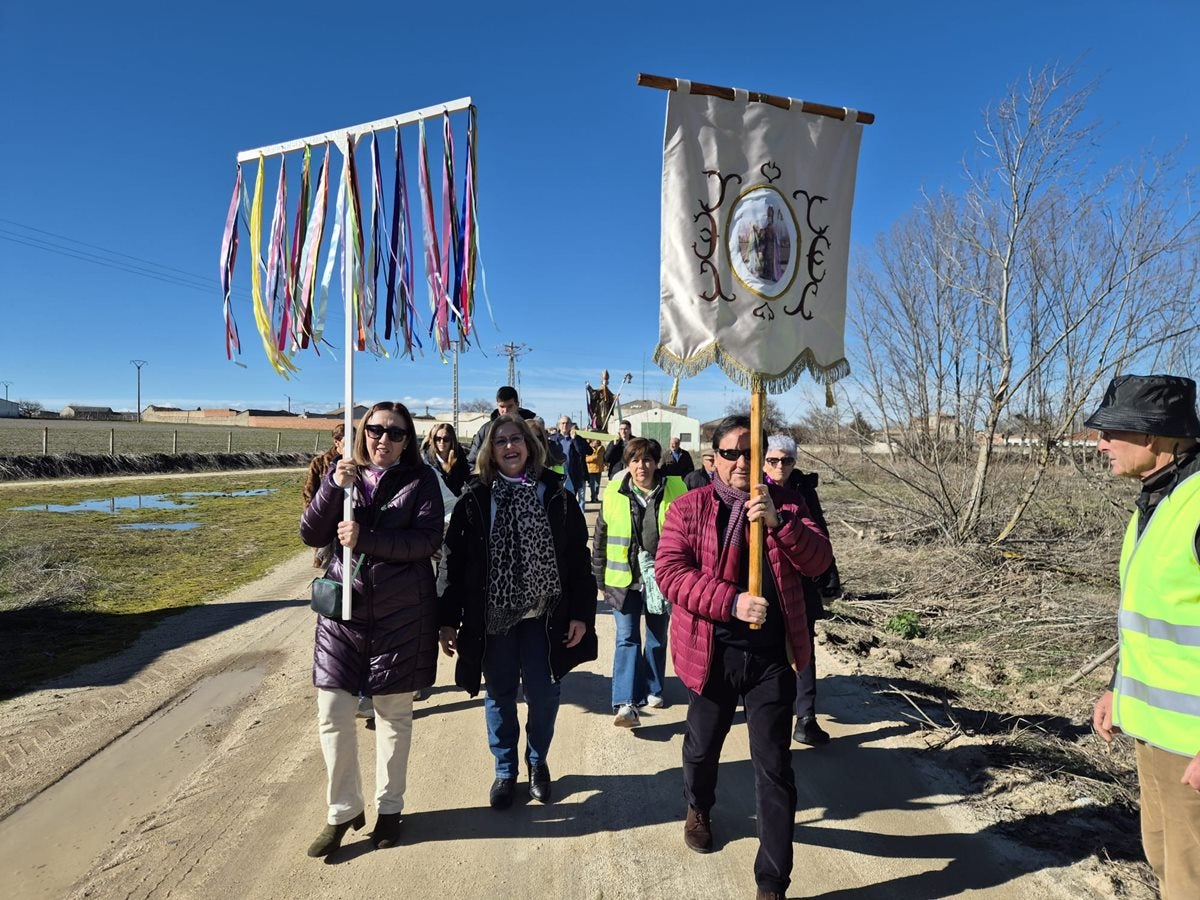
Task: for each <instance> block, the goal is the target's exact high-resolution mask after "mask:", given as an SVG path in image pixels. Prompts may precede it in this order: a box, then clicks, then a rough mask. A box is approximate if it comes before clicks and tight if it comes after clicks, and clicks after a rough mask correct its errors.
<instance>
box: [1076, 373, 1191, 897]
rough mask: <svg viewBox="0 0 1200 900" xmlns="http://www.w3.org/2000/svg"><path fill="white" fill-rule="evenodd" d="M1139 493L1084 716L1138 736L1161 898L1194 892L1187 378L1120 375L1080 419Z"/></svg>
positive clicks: (1106, 730)
mask: <svg viewBox="0 0 1200 900" xmlns="http://www.w3.org/2000/svg"><path fill="white" fill-rule="evenodd" d="M1085 424H1086V425H1087V426H1088V427H1089V428H1095V429H1098V430H1099V431H1100V441H1099V443H1098V444H1097V447H1098V449H1099V451H1100V452H1101V453H1102V454H1104V456H1106V457H1107V458H1108V462H1109V468H1110V469H1111V471H1112V474H1113V475H1119V476H1124V477H1127V478H1140V479H1141V482H1142V492H1141V495H1140V496H1139V497H1138V499H1137V509H1136V510H1135V511H1134V513H1133V517H1132V518H1131V519H1130V522H1129V526H1128V528H1127V529H1126V531H1125V540H1124V543H1123V545H1122V547H1121V568H1120V579H1121V607H1120V613H1119V615H1118V620H1117V627H1118V640H1119V646H1120V650H1119V654H1118V660H1117V666H1116V669H1115V671H1114V672H1113V678H1112V681H1111V682H1110V684H1109V690H1107V691H1105V692H1104V693H1103V694H1102V695H1101V696H1100V699H1099V700H1098V701H1097V702H1096V707H1095V710H1094V711H1093V714H1092V724H1093V725H1094V726H1095V729H1096V731H1097V732H1098V733H1099V735H1100V737H1102V738H1103V739H1104V740H1106V741H1111V740H1112V738H1113V733H1114V732H1123V733H1124V734H1127V735H1129V736H1130V737H1132V738H1134V740H1135V742H1136V754H1137V769H1138V784H1139V786H1140V789H1141V816H1142V845H1143V847H1144V848H1145V851H1146V858H1147V859H1148V860H1149V861H1150V866H1151V868H1152V869H1154V874H1155V875H1156V876H1157V877H1158V881H1159V886H1160V888H1161V891H1162V896H1163V898H1164V900H1184V898H1193V897H1200V443H1198V442H1197V438H1200V418H1198V417H1197V415H1196V382H1194V381H1193V380H1192V379H1190V378H1180V377H1176V376H1171V375H1121V376H1118V377H1116V378H1114V379H1113V380H1112V383H1111V384H1109V386H1108V390H1107V391H1106V392H1105V394H1104V399H1103V400H1102V401H1101V403H1100V408H1099V409H1098V410H1096V412H1095V413H1093V414H1092V416H1091V417H1090V418H1088V419H1087V421H1086V423H1085Z"/></svg>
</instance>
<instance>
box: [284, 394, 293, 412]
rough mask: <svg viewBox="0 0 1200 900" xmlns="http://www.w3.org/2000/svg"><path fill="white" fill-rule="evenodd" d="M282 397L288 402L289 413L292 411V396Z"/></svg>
mask: <svg viewBox="0 0 1200 900" xmlns="http://www.w3.org/2000/svg"><path fill="white" fill-rule="evenodd" d="M283 396H285V397H287V402H288V412H291V411H292V395H291V394H284V395H283Z"/></svg>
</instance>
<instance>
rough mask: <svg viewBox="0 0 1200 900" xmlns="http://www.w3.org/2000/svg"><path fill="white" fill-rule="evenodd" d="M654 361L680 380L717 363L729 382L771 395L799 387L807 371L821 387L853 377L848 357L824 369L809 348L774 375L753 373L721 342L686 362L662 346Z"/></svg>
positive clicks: (688, 358) (655, 350)
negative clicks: (726, 349) (722, 346)
mask: <svg viewBox="0 0 1200 900" xmlns="http://www.w3.org/2000/svg"><path fill="white" fill-rule="evenodd" d="M653 359H654V363H655V365H657V366H658V367H659V368H660V369H662V370H663V371H664V372H666V373H667V374H668V375H674V376H675V377H676V378H693V377H695V376H696V375H699V374H700V373H701V372H703V371H704V370H705V369H707V368H708V367H709V366H711V365H712V364H713V363H716V364H717V365H718V366H720V368H721V371H723V372H724V373H725V374H726V375H728V376H729V380H730V381H732V382H734V383H735V384H738V385H740V386H742V387H744V388H745V389H746V390H748V391H753V390H757V389H758V388H762V389H763V390H765V391H766V392H767V393H769V394H782V393H783V392H784V391H786V390H789V389H790V388H793V387H795V386H796V383H797V382H798V381H799V380H800V376H801V375H802V374H804V373H805V372H808V373H809V374H810V375H811V376H812V377H813V379H814V380H815V381H816V382H817V383H818V384H824V385H825V386H826V387H829V386H830V385H832V384H833V383H834V382H836V381H839V380H841V379H842V378H845V377H846V376H847V375H849V374H850V363H849V361H847V359H846V358H845V357H842V358H841V359H839V360H837V361H836V362H834V363H832V364H830V365H828V366H822V365H821V364H820V363H818V362H817V358H816V356H815V355H814V354H813V352H812V350H810V349H809V348H807V347H806V348H805V349H804V351H803V352H802V353H801V354H800V355H799V356H797V357H796V358H795V360H793V361H792V364H791V365H790V366H788V367H787V368H786V369H784V370H783V371H782V372H779V373H778V374H774V375H766V374H763V373H762V372H752V371H751V370H750V369H747V368H746V367H745V366H743V365H742V364H741V363H739V362H738V361H737V360H736V359H734V358H733V357H732V356H730V355H729V354H728V353H726V352H725V351H724V350H723V349H722V348H721V345H720V344H719V343H717V342H713V343H711V344H709V345H708V346H707V347H705V348H704V349H703V350H701V351H700V352H699V353H695V354H693V355H691V356H689V357H687V358H686V359H685V358H684V357H682V356H678V355H676V354H675V353H673V352H672V351H671V350H669V349H668V348H667V346H666V345H665V344H661V343H660V344H659V345H658V346H657V347H655V348H654V356H653Z"/></svg>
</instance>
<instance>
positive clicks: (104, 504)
mask: <svg viewBox="0 0 1200 900" xmlns="http://www.w3.org/2000/svg"><path fill="white" fill-rule="evenodd" d="M276 490H277V488H250V489H248V490H244V491H181V492H180V493H178V494H128V495H126V496H124V497H107V498H102V499H96V500H80V501H79V502H78V503H39V504H36V505H34V506H13V507H11V509H12V511H13V512H56V513H76V512H106V513H112V514H113V515H115V514H116V513H119V512H124V511H125V510H129V509H192V508H193V507H195V505H196V504H195V503H188V502H185V501H182V500H176V499H173V498H175V497H182V498H187V499H193V498H196V497H266V496H267V495H269V494H273V493H275V491H276Z"/></svg>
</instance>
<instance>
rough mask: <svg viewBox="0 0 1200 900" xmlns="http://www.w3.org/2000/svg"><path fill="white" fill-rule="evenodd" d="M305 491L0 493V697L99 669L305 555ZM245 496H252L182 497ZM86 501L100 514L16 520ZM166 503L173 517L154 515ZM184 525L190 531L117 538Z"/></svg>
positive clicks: (136, 486)
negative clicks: (173, 617) (97, 663)
mask: <svg viewBox="0 0 1200 900" xmlns="http://www.w3.org/2000/svg"><path fill="white" fill-rule="evenodd" d="M302 482H303V472H301V471H297V472H295V473H294V474H293V473H274V474H256V473H254V472H236V473H233V472H231V473H227V474H224V475H220V476H213V477H182V478H170V479H165V478H164V479H161V480H159V479H147V480H137V481H125V482H122V481H117V480H113V481H108V482H104V483H101V484H95V483H93V484H74V485H72V484H70V483H64V484H63V485H62V486H54V487H45V486H42V487H21V486H19V485H13V486H4V487H3V488H0V635H2V637H0V649H2V651H3V653H4V658H5V666H4V670H3V673H2V674H0V697H3V696H5V695H10V694H11V693H12V692H13V691H15V690H19V689H21V687H22V686H24V685H28V684H30V683H33V682H36V681H40V680H42V679H44V678H47V677H51V676H53V675H56V674H60V673H63V672H66V671H69V670H71V669H73V668H75V667H76V666H78V665H80V664H83V663H86V662H90V661H92V660H96V659H100V658H103V657H104V656H107V655H109V654H111V653H113V652H115V651H117V650H119V649H121V648H122V647H124V646H126V645H128V644H129V643H131V642H132V641H133V640H134V639H135V638H136V637H137V635H138V633H139V632H141V631H142V630H143V629H144V628H146V627H149V626H150V625H153V624H154V623H155V622H157V621H159V620H161V618H162V617H163V616H164V615H169V614H170V612H171V611H173V610H176V609H179V608H182V607H187V606H192V605H195V604H200V603H204V602H205V601H207V600H211V599H213V598H214V597H217V596H220V595H221V594H224V593H226V592H228V591H229V590H231V589H233V588H234V587H236V586H238V585H240V584H243V583H245V582H248V581H250V580H252V579H254V578H257V577H259V576H261V575H263V574H264V573H266V572H267V571H268V570H269V569H270V568H271V567H273V566H275V565H277V564H278V563H280V562H282V561H283V560H285V559H287V558H289V557H290V556H292V555H293V554H295V553H297V552H299V551H301V550H302V549H303V545H302V544H301V543H300V538H299V535H298V533H297V530H298V523H299V518H300V512H301V502H300V487H301V484H302ZM246 491H253V492H256V493H254V494H251V495H246V496H206V495H204V494H198V495H189V496H183V494H184V492H221V493H222V494H229V493H233V492H246ZM258 492H263V493H258ZM138 497H141V498H148V497H159V498H162V499H159V500H157V501H151V500H145V499H143V500H141V501H139V500H137V499H136V498H138ZM118 498H132V499H128V500H126V499H118ZM87 500H93V501H100V502H99V503H98V504H95V505H96V506H98V507H99V508H98V509H93V510H91V511H85V512H72V513H63V512H51V511H46V510H45V509H44V508H43V509H41V510H35V511H15V510H14V507H20V506H30V505H37V506H42V507H45V506H46V505H52V504H57V505H70V504H77V503H79V502H81V501H87ZM163 502H165V503H166V504H168V505H169V507H168V508H154V506H155V505H156V503H163ZM173 504H180V505H178V506H176V505H173ZM184 504H186V505H184ZM187 523H196V524H195V525H194V526H193V527H191V528H190V529H189V530H172V529H170V528H161V529H155V530H127V529H125V528H122V527H121V526H129V525H136V526H160V527H161V526H182V525H185V524H187Z"/></svg>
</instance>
